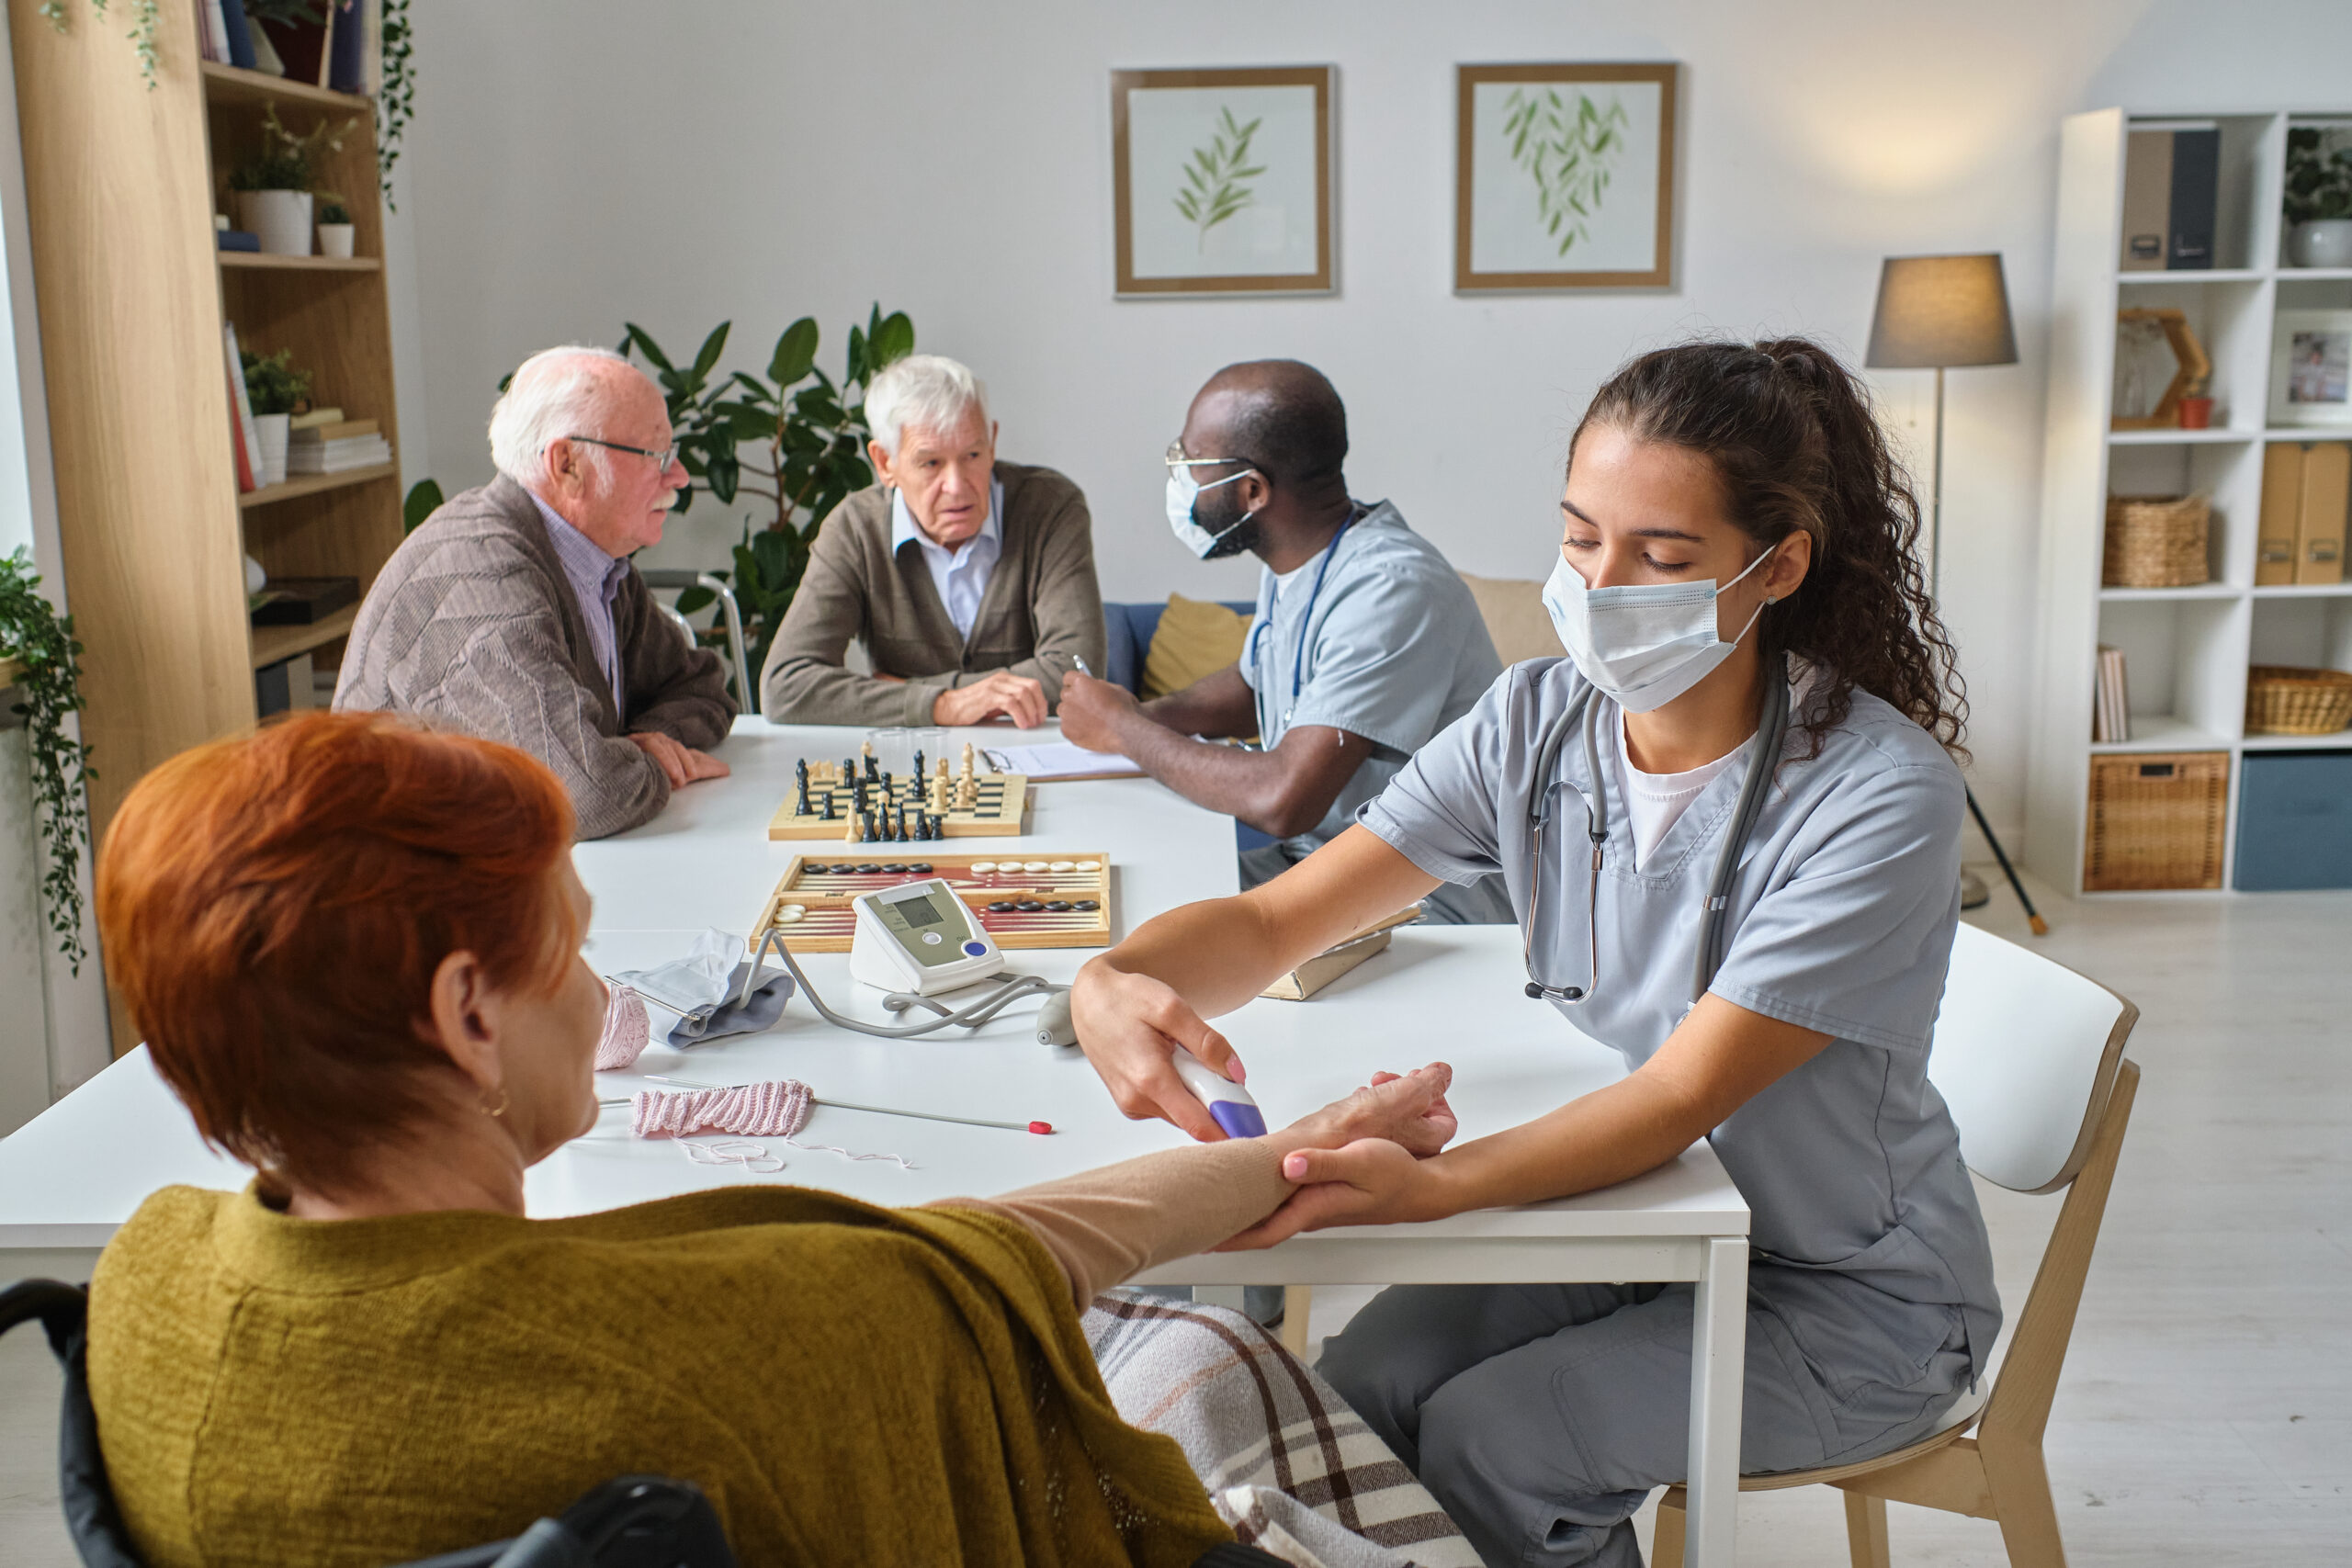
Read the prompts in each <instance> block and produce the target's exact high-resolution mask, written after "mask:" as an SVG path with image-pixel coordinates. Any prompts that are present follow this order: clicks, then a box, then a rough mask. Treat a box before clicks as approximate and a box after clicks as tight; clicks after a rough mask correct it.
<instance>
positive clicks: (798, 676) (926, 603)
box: [760, 354, 1103, 729]
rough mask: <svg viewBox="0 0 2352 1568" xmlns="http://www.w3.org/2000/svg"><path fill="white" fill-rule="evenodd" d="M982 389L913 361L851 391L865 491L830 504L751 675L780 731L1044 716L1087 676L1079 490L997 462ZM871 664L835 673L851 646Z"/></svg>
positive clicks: (1089, 537) (1089, 614)
mask: <svg viewBox="0 0 2352 1568" xmlns="http://www.w3.org/2000/svg"><path fill="white" fill-rule="evenodd" d="M987 397H988V394H987V389H985V388H983V387H982V386H981V385H980V383H979V381H978V379H977V378H974V376H973V375H972V373H971V372H970V371H969V370H967V369H966V368H965V367H963V366H961V365H959V364H957V363H956V361H954V360H952V359H943V358H941V357H940V356H939V355H930V354H917V355H908V356H907V357H906V358H904V359H901V360H899V362H898V363H896V364H894V365H892V366H890V367H888V369H886V370H884V371H883V372H882V373H881V374H879V375H877V376H876V377H875V378H874V384H873V385H872V386H870V387H868V388H867V389H866V391H865V418H866V423H867V424H868V425H869V426H870V427H871V428H872V430H873V432H874V439H873V440H871V441H869V442H868V443H867V444H866V449H865V450H866V456H867V457H869V458H870V459H872V461H873V464H874V471H875V474H876V483H875V484H873V485H872V486H871V487H869V488H867V489H865V490H862V491H858V492H857V493H856V494H854V495H853V496H850V497H849V498H847V499H846V500H844V501H843V502H842V503H841V504H840V505H839V506H836V507H835V508H833V510H832V512H831V513H829V514H828V515H827V516H826V518H825V522H824V525H823V527H822V528H820V530H819V531H818V534H817V542H816V544H815V545H814V546H812V547H810V549H809V570H808V572H807V574H806V575H804V576H803V577H802V578H801V580H800V587H799V590H798V592H797V593H796V594H795V595H794V597H793V601H792V607H791V608H790V609H788V610H786V612H785V615H784V625H783V626H781V627H779V628H778V629H777V631H776V637H775V643H774V644H773V645H771V646H770V648H769V649H768V660H767V668H766V669H765V670H763V671H761V674H760V694H761V704H760V710H761V711H762V712H763V713H764V714H766V715H767V716H769V717H770V718H772V719H775V720H776V721H777V722H779V723H786V724H884V725H895V724H908V725H933V724H938V725H951V724H978V723H981V722H983V721H984V720H988V719H993V718H998V717H1003V718H1009V719H1011V720H1012V722H1013V723H1014V724H1016V725H1019V726H1021V727H1022V728H1024V729H1025V728H1032V727H1034V726H1036V725H1039V724H1042V723H1044V722H1045V720H1046V716H1047V715H1048V714H1049V713H1051V712H1052V710H1053V709H1054V707H1055V706H1056V705H1057V704H1058V703H1059V702H1060V701H1061V690H1062V680H1063V678H1064V677H1065V676H1067V675H1068V674H1069V672H1070V671H1071V670H1072V669H1074V668H1076V667H1077V666H1078V665H1079V663H1080V661H1081V660H1083V661H1085V662H1087V663H1088V664H1089V665H1091V667H1092V668H1093V669H1096V670H1100V669H1102V668H1103V596H1102V594H1101V592H1099V591H1098V590H1097V589H1096V587H1095V581H1094V538H1093V533H1092V525H1091V522H1090V520H1089V518H1088V515H1087V511H1086V497H1085V495H1084V494H1082V493H1081V492H1080V490H1079V488H1078V486H1076V485H1074V484H1072V483H1071V482H1070V481H1069V479H1064V478H1063V477H1062V476H1061V475H1059V474H1057V473H1056V472H1055V471H1054V470H1053V469H1051V468H1034V467H1031V466H1029V465H1027V464H1023V463H1001V462H999V461H997V456H996V424H995V422H994V421H992V420H990V419H989V411H988V402H987ZM853 639H854V640H855V641H857V642H859V643H862V644H864V645H865V651H866V655H867V657H868V658H869V660H871V661H872V664H873V670H874V672H873V673H872V674H871V675H865V674H860V673H859V672H857V671H854V670H851V669H849V668H848V653H849V645H850V643H851V641H852V640H853Z"/></svg>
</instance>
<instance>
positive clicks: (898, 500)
mask: <svg viewBox="0 0 2352 1568" xmlns="http://www.w3.org/2000/svg"><path fill="white" fill-rule="evenodd" d="M1003 516H1004V486H1003V485H1002V484H1000V483H996V482H993V481H991V482H990V484H989V520H988V521H987V522H985V523H983V524H981V525H980V531H979V532H978V533H977V534H975V535H973V536H971V537H970V538H968V539H967V540H965V541H964V543H963V544H962V545H961V546H960V547H957V548H956V549H952V550H951V549H949V548H947V547H945V546H944V545H934V544H933V543H932V542H931V536H930V535H928V534H926V533H924V532H923V531H922V529H921V528H919V527H917V526H916V525H915V514H914V513H911V512H910V511H908V510H907V498H906V497H905V496H904V495H903V494H901V493H900V492H899V491H895V490H894V491H891V492H890V553H891V554H893V555H896V554H898V552H899V547H900V546H902V545H904V544H905V543H906V542H907V541H908V540H910V539H911V540H913V541H914V542H915V543H916V544H918V545H921V546H922V558H923V564H924V565H926V566H928V567H930V568H931V585H932V586H933V588H936V589H938V590H939V602H940V603H941V604H944V605H946V606H947V618H948V619H949V620H951V621H954V622H955V623H956V630H957V631H959V632H961V633H963V634H964V635H965V636H966V637H970V636H971V635H972V623H973V622H974V621H977V620H978V619H979V618H980V597H981V595H982V594H985V593H986V592H988V591H989V578H991V577H993V576H995V575H996V562H997V558H998V557H999V556H1001V555H1002V554H1003V553H1004V525H1003V523H1002V522H1001V519H1002V518H1003Z"/></svg>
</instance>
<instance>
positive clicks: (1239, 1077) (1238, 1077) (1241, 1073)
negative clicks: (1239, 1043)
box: [1233, 1056, 1250, 1083]
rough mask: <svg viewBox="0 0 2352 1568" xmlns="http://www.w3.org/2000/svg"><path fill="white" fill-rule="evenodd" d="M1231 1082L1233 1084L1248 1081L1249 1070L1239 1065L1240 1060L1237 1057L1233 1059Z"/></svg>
mask: <svg viewBox="0 0 2352 1568" xmlns="http://www.w3.org/2000/svg"><path fill="white" fill-rule="evenodd" d="M1233 1081H1234V1082H1235V1083H1248V1082H1249V1081H1250V1069H1249V1068H1247V1067H1245V1066H1242V1065H1241V1058H1240V1057H1238V1056H1236V1057H1234V1058H1233Z"/></svg>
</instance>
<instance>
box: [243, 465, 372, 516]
mask: <svg viewBox="0 0 2352 1568" xmlns="http://www.w3.org/2000/svg"><path fill="white" fill-rule="evenodd" d="M400 471H401V468H400V465H399V464H398V463H370V464H369V465H368V467H366V468H346V469H345V470H344V471H343V472H342V473H339V474H304V475H303V476H302V477H301V478H300V479H288V480H287V481H286V482H285V483H284V484H282V485H264V486H263V487H262V488H261V489H259V490H250V491H246V492H245V493H244V494H243V495H241V496H239V497H237V505H238V506H239V507H240V508H242V509H243V510H244V511H247V512H250V511H252V510H253V509H254V507H256V506H267V505H270V504H271V503H272V502H280V501H300V499H301V498H302V497H304V496H306V495H321V494H323V493H324V492H326V491H331V490H342V489H344V488H345V486H347V485H364V484H373V483H375V482H376V481H377V480H378V479H397V478H398V477H399V476H400Z"/></svg>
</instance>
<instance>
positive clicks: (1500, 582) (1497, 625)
mask: <svg viewBox="0 0 2352 1568" xmlns="http://www.w3.org/2000/svg"><path fill="white" fill-rule="evenodd" d="M1462 581H1464V582H1465V583H1467V584H1468V585H1469V588H1470V597H1471V598H1473V599H1475V600H1476V601H1477V602H1478V618H1479V619H1480V620H1483V621H1485V622H1486V623H1487V636H1488V637H1492V638H1494V639H1495V652H1496V654H1497V655H1498V657H1499V658H1500V659H1501V660H1502V661H1503V662H1504V663H1505V664H1517V663H1518V662H1519V661H1520V660H1523V659H1557V658H1559V657H1560V656H1561V655H1562V654H1564V653H1566V652H1567V649H1565V648H1562V647H1561V646H1560V634H1559V633H1557V632H1555V631H1554V630H1553V629H1552V613H1551V612H1550V611H1549V610H1546V609H1545V608H1544V585H1543V584H1542V583H1540V582H1525V581H1520V580H1519V579H1517V578H1510V577H1473V576H1471V575H1470V574H1469V573H1468V572H1466V571H1465V572H1464V573H1463V574H1462Z"/></svg>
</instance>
